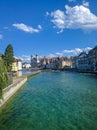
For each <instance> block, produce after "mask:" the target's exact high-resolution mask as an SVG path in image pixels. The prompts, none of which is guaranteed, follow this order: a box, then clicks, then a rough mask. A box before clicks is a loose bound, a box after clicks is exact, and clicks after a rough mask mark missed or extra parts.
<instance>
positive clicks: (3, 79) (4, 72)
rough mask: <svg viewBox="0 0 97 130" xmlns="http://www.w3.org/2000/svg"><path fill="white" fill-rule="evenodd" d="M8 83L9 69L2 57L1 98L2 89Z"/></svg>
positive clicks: (0, 68) (0, 63)
mask: <svg viewBox="0 0 97 130" xmlns="http://www.w3.org/2000/svg"><path fill="white" fill-rule="evenodd" d="M7 85H8V74H7V69H6V67H5V65H4V62H3V60H2V59H0V99H1V98H2V90H3V89H4V88H5V87H6V86H7Z"/></svg>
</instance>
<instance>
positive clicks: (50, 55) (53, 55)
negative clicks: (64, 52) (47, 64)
mask: <svg viewBox="0 0 97 130" xmlns="http://www.w3.org/2000/svg"><path fill="white" fill-rule="evenodd" d="M48 57H50V58H52V57H56V55H55V54H52V53H51V54H49V55H48Z"/></svg>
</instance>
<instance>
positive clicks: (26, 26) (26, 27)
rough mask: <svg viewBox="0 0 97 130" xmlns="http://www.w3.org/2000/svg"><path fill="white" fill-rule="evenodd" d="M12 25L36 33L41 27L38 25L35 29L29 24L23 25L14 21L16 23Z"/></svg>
mask: <svg viewBox="0 0 97 130" xmlns="http://www.w3.org/2000/svg"><path fill="white" fill-rule="evenodd" d="M12 26H14V27H16V28H17V29H19V30H22V31H24V32H28V33H38V32H39V31H40V30H41V29H42V26H41V25H38V28H37V29H35V28H33V27H31V26H28V25H25V24H24V23H16V24H13V25H12Z"/></svg>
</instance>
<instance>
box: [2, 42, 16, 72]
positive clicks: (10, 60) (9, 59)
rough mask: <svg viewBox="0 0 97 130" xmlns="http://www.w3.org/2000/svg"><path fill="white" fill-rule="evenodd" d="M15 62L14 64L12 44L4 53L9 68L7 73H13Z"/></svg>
mask: <svg viewBox="0 0 97 130" xmlns="http://www.w3.org/2000/svg"><path fill="white" fill-rule="evenodd" d="M13 62H14V52H13V47H12V45H11V44H9V45H8V46H7V48H6V50H5V53H4V63H5V66H6V68H7V71H11V69H12V63H13Z"/></svg>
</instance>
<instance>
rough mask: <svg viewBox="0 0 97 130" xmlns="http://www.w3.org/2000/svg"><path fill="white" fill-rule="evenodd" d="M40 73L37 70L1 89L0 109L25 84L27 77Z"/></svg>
mask: <svg viewBox="0 0 97 130" xmlns="http://www.w3.org/2000/svg"><path fill="white" fill-rule="evenodd" d="M40 72H41V71H40V70H38V71H34V72H31V73H28V74H25V75H23V76H21V77H20V78H18V79H16V80H14V82H13V83H12V84H11V85H9V86H8V87H6V88H5V89H3V99H0V108H1V107H2V106H3V105H4V104H5V103H6V102H7V101H8V100H9V99H10V98H11V97H12V96H13V95H14V94H15V93H16V92H17V91H18V90H19V89H20V88H21V87H22V86H23V85H24V84H25V83H26V82H27V80H28V78H29V77H31V76H34V75H36V74H39V73H40Z"/></svg>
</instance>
